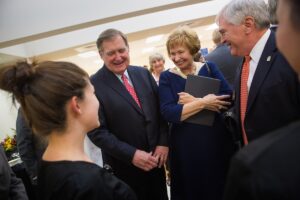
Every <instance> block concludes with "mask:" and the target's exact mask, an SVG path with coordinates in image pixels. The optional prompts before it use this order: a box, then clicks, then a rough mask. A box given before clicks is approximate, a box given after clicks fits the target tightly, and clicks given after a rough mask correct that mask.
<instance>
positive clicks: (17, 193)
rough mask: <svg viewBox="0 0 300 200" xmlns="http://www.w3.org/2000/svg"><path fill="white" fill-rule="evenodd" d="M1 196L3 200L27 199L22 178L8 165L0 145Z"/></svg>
mask: <svg viewBox="0 0 300 200" xmlns="http://www.w3.org/2000/svg"><path fill="white" fill-rule="evenodd" d="M0 177H1V178H0V197H1V199H3V200H27V199H28V197H27V194H26V191H25V187H24V185H23V182H22V181H21V179H19V178H17V177H16V175H15V173H14V172H13V171H12V169H11V168H10V166H9V165H8V161H7V158H6V155H5V153H4V149H3V147H2V146H1V145H0Z"/></svg>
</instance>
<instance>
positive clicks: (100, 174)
mask: <svg viewBox="0 0 300 200" xmlns="http://www.w3.org/2000/svg"><path fill="white" fill-rule="evenodd" d="M38 192H39V197H40V198H39V199H41V200H50V199H53V200H59V199H63V200H68V199H70V200H71V199H72V200H78V199H89V200H93V199H97V200H98V199H104V200H109V199H118V200H119V199H130V200H131V199H132V200H135V199H136V196H135V194H134V193H133V191H132V190H131V189H130V188H129V186H128V185H126V184H125V183H124V182H122V181H121V180H119V179H118V178H116V177H115V176H114V175H112V174H110V173H108V172H107V171H106V170H104V169H103V168H101V167H99V166H97V165H96V164H94V163H89V162H84V161H54V162H49V161H43V160H42V161H41V164H40V168H39V174H38Z"/></svg>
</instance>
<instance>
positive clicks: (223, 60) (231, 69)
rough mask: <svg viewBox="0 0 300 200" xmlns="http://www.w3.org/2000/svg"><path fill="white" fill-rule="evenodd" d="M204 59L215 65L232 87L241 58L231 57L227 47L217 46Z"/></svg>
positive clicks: (223, 45)
mask: <svg viewBox="0 0 300 200" xmlns="http://www.w3.org/2000/svg"><path fill="white" fill-rule="evenodd" d="M205 59H206V60H207V61H211V62H213V63H215V64H216V65H217V66H218V68H219V69H220V71H221V72H222V74H223V75H224V77H225V79H226V81H227V82H228V83H229V84H230V86H232V85H233V83H234V79H235V75H236V70H237V68H238V67H239V66H240V65H241V63H242V62H243V58H241V57H238V56H232V55H231V53H230V49H229V48H228V46H227V45H225V44H219V45H218V46H217V47H216V48H215V49H214V50H213V51H212V52H210V53H209V54H208V55H206V56H205Z"/></svg>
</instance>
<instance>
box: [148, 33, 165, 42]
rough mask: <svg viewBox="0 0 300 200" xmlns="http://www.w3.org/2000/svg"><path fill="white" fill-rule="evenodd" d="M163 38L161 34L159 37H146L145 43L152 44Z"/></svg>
mask: <svg viewBox="0 0 300 200" xmlns="http://www.w3.org/2000/svg"><path fill="white" fill-rule="evenodd" d="M163 36H164V35H163V34H160V35H155V36H151V37H148V38H147V39H146V43H147V44H149V43H152V42H157V41H160V40H161V39H162V37H163Z"/></svg>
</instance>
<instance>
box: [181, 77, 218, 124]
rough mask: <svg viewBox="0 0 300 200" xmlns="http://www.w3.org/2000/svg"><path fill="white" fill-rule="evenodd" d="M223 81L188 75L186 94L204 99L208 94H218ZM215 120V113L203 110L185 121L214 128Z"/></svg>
mask: <svg viewBox="0 0 300 200" xmlns="http://www.w3.org/2000/svg"><path fill="white" fill-rule="evenodd" d="M220 84H221V81H220V80H218V79H214V78H209V77H205V76H196V75H188V76H187V80H186V84H185V90H184V91H185V92H187V93H189V94H191V95H193V96H194V97H204V96H206V95H208V94H217V93H218V92H219V90H220ZM214 119H215V112H213V111H210V110H202V111H200V112H199V113H197V114H195V115H193V116H191V117H189V118H187V119H186V120H184V121H185V122H188V123H193V124H200V125H206V126H212V125H213V123H214Z"/></svg>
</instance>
